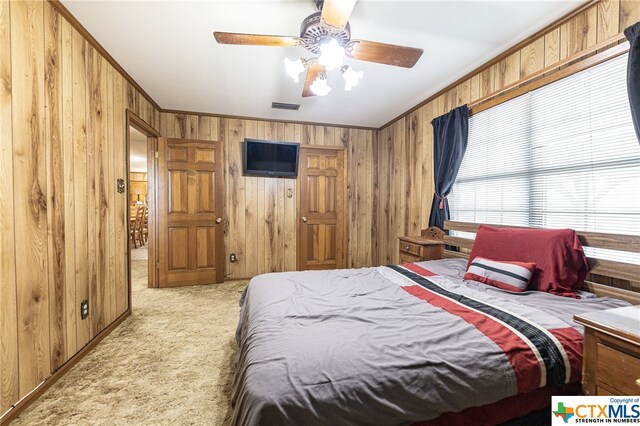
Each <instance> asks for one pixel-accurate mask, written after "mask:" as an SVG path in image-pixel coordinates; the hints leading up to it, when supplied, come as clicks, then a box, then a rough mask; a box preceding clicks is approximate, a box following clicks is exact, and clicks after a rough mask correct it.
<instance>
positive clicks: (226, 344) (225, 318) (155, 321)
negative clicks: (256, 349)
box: [11, 261, 246, 426]
mask: <svg viewBox="0 0 640 426" xmlns="http://www.w3.org/2000/svg"><path fill="white" fill-rule="evenodd" d="M132 282H133V291H132V292H133V313H132V315H131V316H130V317H129V318H127V319H126V320H125V321H124V322H123V323H122V324H121V325H120V326H119V327H118V328H116V329H115V330H114V331H113V332H112V333H111V334H110V335H109V336H107V337H106V338H105V339H104V340H103V341H102V342H101V343H100V344H99V345H98V346H97V347H96V348H95V349H94V350H93V351H92V352H90V353H89V354H88V355H87V356H86V357H85V358H84V359H83V360H81V361H80V362H79V363H78V364H77V365H76V366H74V367H73V368H72V369H71V370H70V371H69V372H67V374H66V375H65V376H64V377H63V378H62V379H60V381H58V383H56V384H55V385H54V386H52V387H51V388H50V389H49V390H48V391H47V392H46V393H45V394H44V395H43V396H41V397H40V398H39V399H38V400H37V401H36V402H34V403H33V404H32V405H31V406H30V407H29V408H28V409H27V410H26V411H24V412H23V413H22V414H21V415H20V417H18V418H17V419H16V420H15V421H14V422H13V423H11V424H12V426H17V425H165V424H172V425H178V424H179V425H183V424H206V425H221V424H228V423H229V420H230V417H231V408H230V404H229V397H230V389H231V381H232V377H233V360H234V356H235V353H236V344H235V340H234V333H235V327H236V323H237V320H238V313H239V308H238V299H239V297H240V292H241V291H242V289H243V288H244V286H245V285H246V282H244V281H236V282H228V283H224V284H218V285H211V286H200V287H182V288H176V289H148V288H146V262H144V261H134V262H132Z"/></svg>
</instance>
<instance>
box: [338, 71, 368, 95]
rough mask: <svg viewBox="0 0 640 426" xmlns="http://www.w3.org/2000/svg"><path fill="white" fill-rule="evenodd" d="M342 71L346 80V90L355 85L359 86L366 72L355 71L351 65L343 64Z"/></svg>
mask: <svg viewBox="0 0 640 426" xmlns="http://www.w3.org/2000/svg"><path fill="white" fill-rule="evenodd" d="M340 73H341V74H342V78H344V82H345V85H344V90H351V89H352V88H353V87H354V86H357V85H358V83H359V82H360V80H361V79H362V75H363V74H364V73H363V71H354V70H353V68H351V67H350V66H349V65H343V66H341V67H340Z"/></svg>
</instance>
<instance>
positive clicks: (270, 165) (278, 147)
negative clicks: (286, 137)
mask: <svg viewBox="0 0 640 426" xmlns="http://www.w3.org/2000/svg"><path fill="white" fill-rule="evenodd" d="M299 151H300V144H297V143H291V142H270V141H262V140H257V139H245V140H244V155H243V162H242V167H243V173H244V174H245V175H251V176H269V177H296V176H298V154H299Z"/></svg>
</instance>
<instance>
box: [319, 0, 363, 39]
mask: <svg viewBox="0 0 640 426" xmlns="http://www.w3.org/2000/svg"><path fill="white" fill-rule="evenodd" d="M356 1H357V0H324V3H323V4H322V15H320V22H322V23H323V24H324V25H325V26H326V27H327V29H328V30H329V31H331V32H339V31H342V29H343V28H344V27H345V25H347V22H348V21H349V17H350V16H351V12H352V11H353V6H355V4H356Z"/></svg>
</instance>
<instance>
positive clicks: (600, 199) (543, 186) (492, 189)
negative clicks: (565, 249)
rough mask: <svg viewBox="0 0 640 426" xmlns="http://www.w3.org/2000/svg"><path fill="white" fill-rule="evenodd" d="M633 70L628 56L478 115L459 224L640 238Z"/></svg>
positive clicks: (465, 165) (459, 197) (458, 186)
mask: <svg viewBox="0 0 640 426" xmlns="http://www.w3.org/2000/svg"><path fill="white" fill-rule="evenodd" d="M626 66H627V55H623V56H620V57H618V58H615V59H612V60H610V61H607V62H605V63H603V64H600V65H597V66H595V67H592V68H590V69H587V70H584V71H582V72H579V73H577V74H574V75H572V76H570V77H567V78H564V79H562V80H559V81H557V82H555V83H552V84H549V85H547V86H544V87H542V88H540V89H537V90H534V91H532V92H529V93H527V94H525V95H522V96H520V97H518V98H515V99H512V100H510V101H508V102H505V103H502V104H500V105H498V106H495V107H493V108H490V109H488V110H486V111H483V112H480V113H478V114H474V115H473V116H472V117H471V118H470V120H469V144H468V147H467V152H466V153H465V157H464V159H463V161H462V165H461V167H460V172H459V174H458V177H457V179H456V183H455V185H454V187H453V190H452V193H451V195H450V196H449V205H450V209H451V218H452V220H458V221H468V222H479V223H493V224H503V225H519V226H529V227H537V228H572V229H575V230H579V231H596V232H606V233H618V234H630V235H640V145H639V144H638V141H637V139H636V136H635V132H634V129H633V124H632V121H631V113H630V110H629V101H628V98H627V91H626ZM598 253H599V256H598V257H603V258H607V257H609V256H607V253H606V251H601V250H599V251H598ZM625 257H626V256H625ZM617 258H618V259H620V256H619V255H617ZM625 261H633V262H634V263H640V256H638V255H633V254H628V257H626V258H625Z"/></svg>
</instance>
